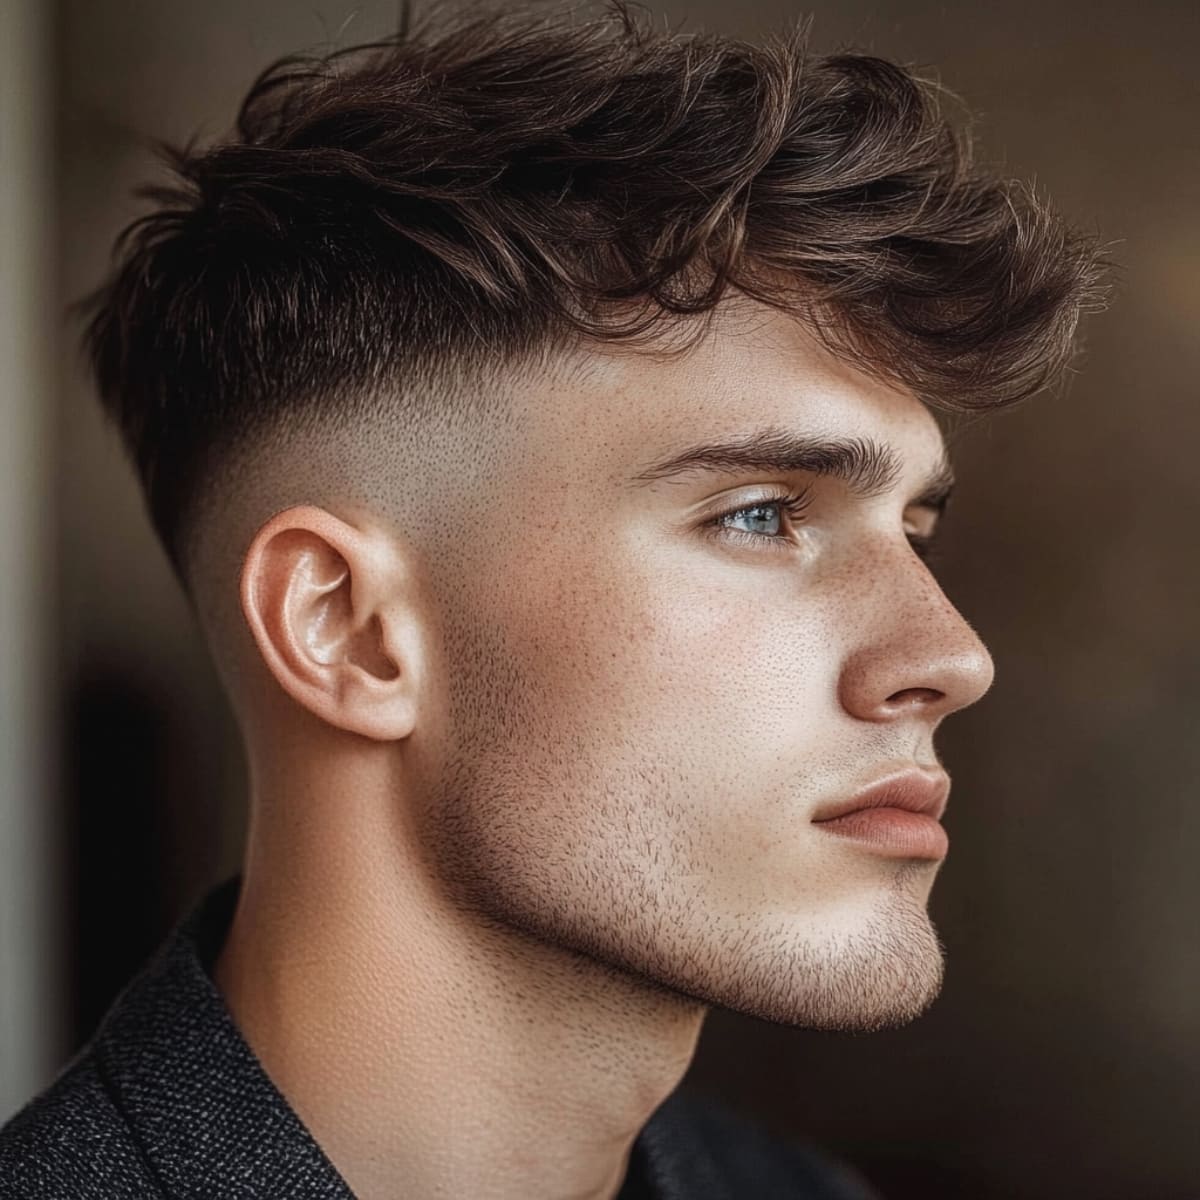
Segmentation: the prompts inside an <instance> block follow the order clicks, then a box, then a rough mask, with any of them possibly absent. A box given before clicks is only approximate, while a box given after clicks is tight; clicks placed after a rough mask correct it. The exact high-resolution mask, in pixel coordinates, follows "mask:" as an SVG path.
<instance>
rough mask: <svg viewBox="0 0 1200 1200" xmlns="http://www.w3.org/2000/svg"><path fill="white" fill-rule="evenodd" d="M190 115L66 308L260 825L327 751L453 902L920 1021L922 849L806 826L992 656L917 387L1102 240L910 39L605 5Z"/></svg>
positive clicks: (640, 958)
mask: <svg viewBox="0 0 1200 1200" xmlns="http://www.w3.org/2000/svg"><path fill="white" fill-rule="evenodd" d="M173 153H174V163H175V167H176V169H177V171H178V172H179V174H180V175H181V176H182V179H181V180H180V181H179V183H178V184H176V185H174V186H172V187H169V188H157V189H151V190H150V191H149V193H148V194H150V195H151V196H153V197H154V198H156V199H157V200H158V201H159V202H160V207H159V209H158V210H157V211H156V212H154V213H152V214H150V215H149V216H148V217H147V218H145V219H144V220H143V221H142V222H141V223H140V224H138V225H137V226H135V227H134V228H133V230H131V231H130V233H129V235H128V239H127V241H126V243H125V257H124V260H123V262H122V263H121V265H120V267H119V270H118V272H117V273H116V274H115V276H114V278H113V280H112V281H111V283H110V285H109V286H108V287H107V288H106V289H105V290H104V291H102V292H101V293H100V294H99V295H98V297H97V298H96V304H97V311H96V315H95V316H94V318H93V321H92V324H91V326H90V328H89V345H90V349H91V351H92V355H93V360H94V364H95V367H96V370H97V375H98V378H99V382H100V387H101V394H102V397H103V399H104V402H105V404H106V407H107V409H108V411H109V412H110V413H111V414H112V415H113V417H114V418H115V420H116V421H117V422H118V423H119V425H120V428H121V430H122V433H123V435H124V437H125V439H126V444H127V446H128V447H129V450H130V452H131V455H132V457H133V459H134V462H135V464H136V466H137V468H138V470H139V472H140V476H141V479H142V481H143V485H144V488H145V491H146V496H147V502H148V506H149V510H150V513H151V516H152V519H153V521H154V523H155V527H156V529H157V530H158V532H159V535H160V537H161V539H162V541H163V544H164V546H165V547H166V549H167V551H168V554H169V555H170V557H171V560H172V563H173V564H174V566H175V568H176V570H177V572H178V574H179V576H180V579H181V581H182V582H183V583H184V586H185V588H186V589H187V591H188V594H189V596H190V597H191V599H192V601H193V602H194V604H195V607H196V611H197V613H198V615H199V617H200V620H201V624H202V626H203V628H204V630H205V633H206V636H207V637H208V639H209V642H210V645H211V646H212V649H213V653H214V657H215V659H216V661H217V665H218V667H219V669H220V670H221V673H222V676H223V678H224V679H225V682H226V685H227V687H228V688H229V692H230V696H231V700H232V702H233V704H234V707H235V709H236V711H237V713H238V716H239V720H240V722H241V725H242V728H243V731H244V733H245V735H246V739H247V747H248V751H249V754H250V760H251V767H252V772H253V774H254V777H255V792H256V798H258V799H261V800H262V803H261V806H260V809H261V810H260V811H259V812H258V813H256V821H257V827H258V829H259V830H267V831H268V832H266V833H262V834H261V836H262V837H263V838H264V839H268V840H269V837H270V834H269V830H270V829H271V828H272V827H274V826H279V825H280V824H281V823H286V822H287V821H296V820H298V819H304V820H312V821H320V820H328V819H332V818H330V817H329V815H328V812H327V810H330V809H332V808H334V807H335V806H339V805H340V813H339V816H338V818H337V819H339V820H350V819H352V818H350V817H346V816H345V815H344V814H345V812H347V811H349V810H352V809H353V805H351V804H349V803H348V802H346V803H344V804H343V803H341V801H340V800H339V798H338V796H337V793H338V791H339V789H341V790H342V791H344V790H345V789H347V788H348V787H350V786H354V787H355V788H358V789H360V790H361V792H362V793H363V794H364V795H365V797H366V799H365V800H364V803H367V804H375V805H387V806H392V807H394V808H395V809H396V810H397V814H398V815H397V821H398V824H399V826H400V827H402V828H403V830H404V834H403V842H402V847H403V848H402V849H400V848H399V847H394V848H393V849H392V851H391V852H392V853H393V854H397V855H401V854H402V855H403V856H404V857H405V867H406V869H412V870H426V871H428V873H429V877H430V878H431V879H433V880H436V881H437V885H438V887H439V888H440V889H442V891H443V892H444V894H445V895H446V896H447V897H448V898H450V899H451V901H452V902H453V904H454V905H455V906H457V909H458V911H460V912H462V913H464V914H470V915H471V916H473V917H474V918H476V919H478V920H480V921H481V922H482V923H484V924H485V925H486V924H487V923H492V924H499V925H502V926H504V927H505V928H506V929H509V930H519V931H521V932H522V933H524V934H528V935H531V936H532V937H534V938H536V939H538V940H539V941H541V942H543V943H547V944H550V945H558V946H562V947H564V948H565V949H567V950H570V951H575V952H581V953H584V954H586V955H588V956H589V957H591V958H593V959H595V960H598V961H600V962H603V963H606V964H609V965H611V966H613V967H615V968H617V969H619V970H622V971H625V972H628V973H631V974H633V975H636V976H638V977H641V978H644V979H645V980H647V981H649V983H651V984H652V985H654V986H657V987H661V988H667V989H670V990H671V991H673V992H676V993H681V994H683V995H686V996H690V997H694V998H697V999H700V1000H702V1001H704V1002H706V1003H715V1004H719V1005H722V1006H726V1007H729V1008H733V1009H736V1010H739V1011H744V1012H750V1013H754V1014H755V1015H758V1016H762V1017H765V1018H767V1019H771V1020H777V1021H785V1022H794V1023H803V1024H808V1025H813V1026H818V1027H831V1026H832V1027H855V1028H870V1027H875V1026H879V1025H885V1024H890V1023H894V1022H896V1021H900V1020H904V1019H907V1018H908V1017H911V1016H913V1015H915V1014H916V1013H917V1012H919V1011H920V1010H921V1009H922V1008H923V1007H924V1006H925V1004H927V1003H928V1001H929V1000H930V999H931V998H932V996H933V995H934V994H935V992H936V990H937V986H938V982H939V979H940V971H941V957H940V951H939V947H938V944H937V939H936V937H935V935H934V932H933V930H932V928H931V926H930V924H929V920H928V917H927V915H926V912H925V903H926V899H927V896H928V891H929V888H930V885H931V883H932V880H933V876H934V873H935V871H936V869H937V865H938V861H939V860H938V858H937V856H936V855H934V856H929V855H928V854H922V853H912V854H904V853H897V852H895V849H894V848H893V851H892V852H889V853H881V852H880V850H879V848H878V846H876V847H874V848H872V847H871V846H869V845H867V844H866V843H864V842H862V841H860V840H854V839H849V838H845V837H840V836H838V835H836V834H834V833H831V832H829V830H828V829H825V828H822V827H820V826H818V825H816V824H814V823H813V820H814V817H817V816H820V815H823V814H824V813H825V812H827V811H828V810H829V809H830V807H831V806H832V805H835V804H837V803H838V802H840V801H844V800H845V799H846V798H847V797H849V796H850V795H851V794H852V793H856V792H858V791H859V790H861V789H862V788H864V787H865V786H867V785H868V784H871V783H872V782H874V781H877V780H879V779H881V778H883V777H885V776H889V775H892V774H894V773H896V772H897V771H901V770H904V769H906V768H910V769H911V768H916V769H919V770H924V771H926V772H930V773H932V772H934V771H936V769H937V760H936V755H935V752H934V749H933V735H934V732H935V730H936V728H937V726H938V724H939V723H940V721H941V720H942V718H943V717H945V716H946V715H948V714H949V713H950V712H952V711H954V710H956V709H958V708H961V707H963V706H965V705H967V704H970V703H972V702H974V700H976V699H977V698H978V697H979V696H980V695H981V694H982V693H983V692H984V691H985V690H986V688H987V686H988V684H989V681H990V678H991V663H990V660H989V658H988V656H987V653H986V651H985V650H984V648H983V646H982V645H981V644H980V642H979V640H978V638H977V637H976V635H975V634H974V633H973V631H972V630H971V629H970V627H969V626H968V625H967V624H966V623H965V622H964V621H963V619H962V618H961V616H959V614H958V613H957V612H956V611H955V610H954V608H953V607H952V606H951V605H950V603H949V602H948V601H947V599H946V598H945V596H944V595H943V593H942V592H941V590H940V588H939V587H938V585H937V583H936V582H935V581H934V579H933V577H932V576H931V575H930V573H929V571H928V569H927V567H926V566H925V564H924V563H923V562H922V561H921V556H920V554H919V553H918V550H919V549H920V547H921V545H922V542H923V540H924V539H925V538H926V537H927V536H928V535H929V534H930V533H931V531H932V528H933V526H934V524H935V523H936V519H937V514H938V511H939V509H940V506H941V504H942V502H943V501H944V497H945V493H946V489H947V482H948V470H947V467H946V464H945V462H944V447H943V444H942V439H941V434H940V432H939V430H938V425H937V422H936V421H935V419H934V417H933V415H932V413H931V411H930V408H931V407H932V408H945V409H953V408H958V409H962V410H969V409H974V410H979V409H985V408H989V407H994V406H996V405H1000V404H1004V403H1011V402H1013V401H1015V400H1018V399H1021V398H1023V397H1025V396H1028V395H1030V394H1032V393H1033V392H1035V391H1037V390H1039V389H1040V388H1042V387H1044V386H1045V385H1046V384H1047V383H1048V382H1050V381H1051V380H1052V379H1054V378H1055V376H1056V375H1057V374H1058V373H1059V372H1060V371H1061V369H1062V368H1063V367H1064V366H1065V364H1066V362H1067V360H1068V357H1069V353H1070V350H1071V343H1072V335H1073V332H1074V328H1075V324H1076V321H1077V318H1078V315H1079V312H1080V311H1081V309H1083V308H1085V307H1087V306H1088V305H1089V304H1091V303H1093V302H1094V301H1095V299H1096V295H1097V279H1098V266H1097V258H1096V254H1095V249H1094V246H1093V245H1092V244H1091V243H1090V242H1089V241H1088V240H1087V239H1084V238H1080V237H1078V236H1076V235H1075V234H1073V233H1071V232H1070V231H1069V230H1067V229H1066V227H1065V226H1064V225H1063V224H1062V223H1061V222H1059V221H1058V220H1057V219H1056V218H1054V217H1053V216H1052V215H1051V214H1049V213H1048V211H1047V210H1045V209H1044V208H1043V207H1042V206H1041V205H1040V204H1039V203H1038V202H1037V201H1036V200H1035V199H1034V198H1033V197H1032V196H1031V195H1030V194H1029V193H1028V192H1027V191H1026V190H1025V189H1023V188H1021V187H1019V186H1018V185H1016V184H1013V183H1007V182H1001V181H997V180H994V179H989V178H987V177H986V176H983V175H980V174H978V173H976V171H975V170H974V168H972V167H971V165H970V163H969V161H968V154H967V149H966V146H965V144H964V143H963V141H962V140H961V138H960V137H958V136H957V135H956V134H955V133H954V132H953V131H952V130H951V128H950V126H949V125H948V124H947V123H946V122H945V121H944V120H943V118H942V117H941V116H940V115H939V113H938V111H937V108H936V105H935V103H934V89H933V88H932V87H931V86H930V85H928V84H923V83H920V82H918V81H917V80H915V79H913V78H912V77H911V76H909V75H908V74H907V73H906V72H904V71H903V70H902V69H900V68H899V67H896V66H894V65H892V64H888V63H886V62H882V61H880V60H878V59H874V58H866V57H859V56H853V55H844V56H838V57H831V58H818V57H813V56H808V55H807V54H806V53H805V51H804V49H803V46H802V39H801V37H800V35H799V34H796V35H795V36H792V37H790V38H787V39H781V40H780V41H778V42H777V43H775V44H773V45H771V46H769V47H765V48H756V47H752V46H748V45H745V44H743V43H738V42H734V41H730V40H725V39H720V38H716V37H699V36H694V35H686V36H685V35H679V34H672V33H669V32H662V31H652V30H650V29H648V28H646V27H644V26H643V25H642V24H640V23H639V22H638V21H637V20H636V19H635V18H634V17H633V16H632V15H631V14H630V13H628V12H627V11H625V10H620V9H619V10H617V12H616V15H615V16H614V17H613V18H611V19H609V20H601V21H596V22H590V23H584V24H578V25H572V24H568V23H561V24H560V23H555V22H554V21H548V20H547V19H546V18H544V17H534V16H527V15H525V16H520V15H510V16H507V17H496V18H491V19H482V20H477V19H472V20H467V21H463V22H460V23H458V24H455V25H452V26H451V27H450V28H449V30H448V31H446V32H445V33H444V34H442V35H441V36H430V37H417V36H411V37H406V38H401V39H396V40H394V41H392V42H389V43H387V44H385V45H382V46H378V47H374V48H368V49H365V50H358V51H354V52H353V53H342V54H340V55H334V56H331V57H329V58H328V59H325V60H320V61H304V62H300V63H298V62H290V63H284V64H281V65H278V66H277V67H276V68H274V69H273V70H272V71H271V72H269V73H268V74H267V75H265V76H264V77H263V78H262V79H260V81H259V82H258V83H257V84H256V86H255V88H254V89H253V91H252V93H251V95H250V96H249V97H248V98H247V101H246V103H245V104H244V105H243V109H242V112H241V115H240V118H239V127H238V134H237V136H236V137H235V138H234V139H233V140H232V141H230V142H229V143H226V144H223V145H220V146H217V147H214V148H212V149H210V150H205V151H194V150H190V149H189V150H186V151H176V152H173ZM285 775H286V777H287V779H288V787H286V788H284V787H274V786H273V781H277V780H279V779H281V778H283V777H284V776H285ZM352 781H353V782H352ZM285 796H286V797H287V802H286V804H285V803H284V800H283V797H285ZM264 797H270V798H269V799H267V798H264ZM301 813H302V814H303V817H300V816H298V814H301ZM381 852H383V851H381V849H380V848H379V847H378V846H374V845H373V846H371V847H370V849H369V850H368V849H366V848H364V850H363V853H364V854H367V853H371V854H376V855H377V854H379V853H381ZM344 866H345V869H346V870H352V869H353V864H352V863H349V864H345V865H344ZM268 869H269V863H268Z"/></svg>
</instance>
